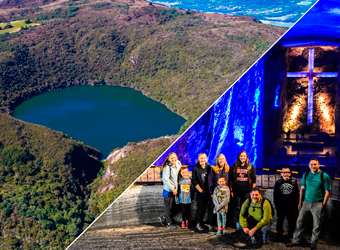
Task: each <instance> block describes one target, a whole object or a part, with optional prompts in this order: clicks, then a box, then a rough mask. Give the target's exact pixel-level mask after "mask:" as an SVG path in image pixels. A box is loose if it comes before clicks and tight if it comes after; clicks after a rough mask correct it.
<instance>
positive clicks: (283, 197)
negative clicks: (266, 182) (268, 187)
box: [274, 167, 299, 242]
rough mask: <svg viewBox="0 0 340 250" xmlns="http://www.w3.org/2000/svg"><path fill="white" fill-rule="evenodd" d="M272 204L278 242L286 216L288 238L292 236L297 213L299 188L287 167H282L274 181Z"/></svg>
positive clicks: (281, 238)
mask: <svg viewBox="0 0 340 250" xmlns="http://www.w3.org/2000/svg"><path fill="white" fill-rule="evenodd" d="M274 204H275V208H276V211H277V223H276V231H277V236H276V238H275V241H277V242H278V241H282V240H283V237H282V236H283V222H284V219H285V217H286V216H287V220H288V228H289V229H288V235H289V238H293V233H294V230H295V225H296V219H297V214H298V209H297V207H298V204H299V188H298V186H297V181H296V180H295V179H292V177H291V172H290V169H289V168H288V167H283V168H282V172H281V178H280V179H278V180H277V181H276V183H275V186H274Z"/></svg>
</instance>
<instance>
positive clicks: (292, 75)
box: [287, 49, 338, 125]
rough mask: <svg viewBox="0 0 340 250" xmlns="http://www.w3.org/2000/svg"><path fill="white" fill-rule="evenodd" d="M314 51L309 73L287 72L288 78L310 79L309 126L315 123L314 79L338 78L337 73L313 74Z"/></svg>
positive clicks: (312, 50) (310, 59) (310, 52)
mask: <svg viewBox="0 0 340 250" xmlns="http://www.w3.org/2000/svg"><path fill="white" fill-rule="evenodd" d="M313 70H314V49H309V72H287V77H308V104H307V107H308V110H307V124H308V125H312V123H313V77H338V73H337V72H313Z"/></svg>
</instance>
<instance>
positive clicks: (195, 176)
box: [192, 162, 211, 196]
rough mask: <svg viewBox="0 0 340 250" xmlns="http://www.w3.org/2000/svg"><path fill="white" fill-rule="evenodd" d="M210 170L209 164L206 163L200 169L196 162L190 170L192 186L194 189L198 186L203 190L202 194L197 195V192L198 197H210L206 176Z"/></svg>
mask: <svg viewBox="0 0 340 250" xmlns="http://www.w3.org/2000/svg"><path fill="white" fill-rule="evenodd" d="M210 169H211V167H210V165H209V164H207V163H206V164H205V167H204V168H202V167H201V165H200V164H199V162H197V164H196V166H195V167H194V169H193V170H192V185H193V186H194V187H196V185H197V184H198V185H199V186H200V187H201V188H202V189H203V192H202V193H199V192H198V191H197V192H198V193H199V194H200V195H204V196H210V192H209V186H208V175H209V171H210ZM196 190H197V189H196Z"/></svg>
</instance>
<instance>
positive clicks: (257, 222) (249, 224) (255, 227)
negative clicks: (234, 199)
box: [236, 187, 273, 244]
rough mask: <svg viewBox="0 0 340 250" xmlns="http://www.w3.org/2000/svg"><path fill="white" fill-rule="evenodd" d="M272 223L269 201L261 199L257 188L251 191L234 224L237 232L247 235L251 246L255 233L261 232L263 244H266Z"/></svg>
mask: <svg viewBox="0 0 340 250" xmlns="http://www.w3.org/2000/svg"><path fill="white" fill-rule="evenodd" d="M272 221H273V215H272V205H271V203H270V201H269V200H267V199H266V198H263V197H262V195H261V192H260V189H259V188H258V187H254V188H253V189H252V190H251V193H250V198H249V199H247V200H246V201H245V202H244V203H243V205H242V208H241V212H240V220H239V222H238V223H237V224H236V227H237V229H238V230H240V231H241V232H243V233H244V234H246V235H249V237H250V238H251V241H252V243H253V244H255V243H256V241H255V233H256V232H257V231H259V230H261V232H262V234H263V236H262V238H263V244H268V234H269V232H270V229H271V226H272Z"/></svg>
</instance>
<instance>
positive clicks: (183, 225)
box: [181, 221, 186, 229]
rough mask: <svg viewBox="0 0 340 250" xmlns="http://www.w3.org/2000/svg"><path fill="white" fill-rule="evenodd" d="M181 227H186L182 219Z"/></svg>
mask: <svg viewBox="0 0 340 250" xmlns="http://www.w3.org/2000/svg"><path fill="white" fill-rule="evenodd" d="M181 228H182V229H184V228H186V227H185V222H184V221H183V222H182V225H181Z"/></svg>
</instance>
